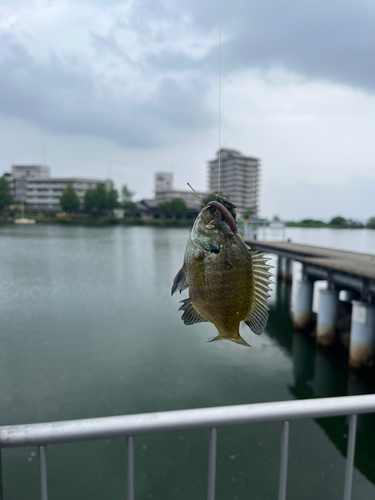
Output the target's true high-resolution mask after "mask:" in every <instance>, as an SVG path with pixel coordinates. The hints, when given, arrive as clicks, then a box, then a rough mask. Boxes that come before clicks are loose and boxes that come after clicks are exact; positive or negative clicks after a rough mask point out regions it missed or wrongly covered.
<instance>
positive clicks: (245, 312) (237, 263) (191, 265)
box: [172, 202, 272, 345]
mask: <svg viewBox="0 0 375 500" xmlns="http://www.w3.org/2000/svg"><path fill="white" fill-rule="evenodd" d="M218 211H219V212H220V213H218ZM221 214H223V217H221ZM223 218H224V219H225V220H222V219H223ZM267 260H269V259H266V258H265V257H264V254H261V253H258V252H252V251H251V250H250V248H249V247H248V246H247V245H246V243H245V242H244V241H243V239H242V237H241V236H240V235H239V234H238V233H237V227H236V223H235V221H234V219H233V218H232V216H231V215H230V213H229V212H228V210H226V209H225V207H224V206H223V205H221V204H220V203H218V202H211V203H209V204H208V205H207V206H205V207H204V208H203V209H202V210H201V211H200V213H199V215H198V217H197V218H196V220H195V222H194V226H193V229H192V230H191V233H190V236H189V239H188V242H187V245H186V250H185V256H184V263H183V266H182V268H181V269H180V271H179V272H178V273H177V275H176V277H175V278H174V280H173V286H172V295H173V294H174V293H175V292H176V291H177V290H178V291H179V292H180V293H181V292H182V291H183V290H185V289H186V288H188V291H189V298H188V299H185V300H183V301H181V302H182V306H181V307H180V309H179V310H182V311H184V312H183V315H182V318H181V319H182V320H183V321H184V323H185V325H193V324H195V323H201V322H205V321H207V322H210V323H213V324H214V325H215V327H216V328H217V330H218V333H219V335H218V336H216V337H215V338H213V339H211V340H223V339H227V340H231V341H232V342H236V343H237V344H242V345H248V344H247V343H246V342H245V340H243V339H242V337H241V336H240V333H239V325H240V323H241V321H243V322H244V323H245V324H246V325H247V326H248V327H249V328H250V329H251V330H252V331H253V332H254V333H255V334H257V335H260V334H261V333H262V332H263V330H264V328H265V326H266V324H267V320H268V304H267V300H268V297H269V293H268V292H269V290H270V288H269V285H270V283H271V281H270V276H272V274H271V273H270V272H269V269H270V268H271V266H268V265H267Z"/></svg>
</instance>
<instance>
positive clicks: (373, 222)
mask: <svg viewBox="0 0 375 500" xmlns="http://www.w3.org/2000/svg"><path fill="white" fill-rule="evenodd" d="M366 227H367V229H375V217H370V218H369V220H368V221H367V222H366Z"/></svg>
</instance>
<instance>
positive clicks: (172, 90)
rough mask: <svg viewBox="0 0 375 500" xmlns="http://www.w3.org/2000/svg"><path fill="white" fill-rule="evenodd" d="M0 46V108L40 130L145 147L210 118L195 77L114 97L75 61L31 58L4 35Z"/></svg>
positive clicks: (202, 87)
mask: <svg viewBox="0 0 375 500" xmlns="http://www.w3.org/2000/svg"><path fill="white" fill-rule="evenodd" d="M100 43H103V41H102V40H100ZM108 43H109V42H108ZM0 45H2V46H3V47H7V50H6V52H5V53H3V55H2V56H3V57H2V58H1V60H0V76H1V84H0V88H1V92H0V112H1V113H3V114H8V115H13V116H16V117H18V118H23V119H26V120H28V121H30V122H33V123H35V124H38V125H39V126H41V127H42V128H44V129H46V130H49V131H53V132H62V133H68V134H88V135H94V136H95V135H97V136H101V137H103V138H110V139H112V140H115V141H116V142H118V143H119V144H121V145H123V146H127V147H132V148H148V147H158V146H161V145H163V144H167V143H169V142H170V141H171V140H173V136H174V133H175V132H176V131H180V132H183V131H184V130H191V129H200V128H204V127H206V126H208V125H210V123H211V120H212V119H213V118H212V117H211V115H210V113H209V111H208V110H207V109H206V106H205V104H204V102H203V95H204V91H205V85H204V84H203V83H202V82H201V81H198V80H196V81H192V80H191V81H189V83H188V84H187V85H184V86H182V85H179V84H177V83H176V82H175V81H174V80H173V79H171V78H170V77H168V76H165V77H164V78H162V79H161V81H160V84H159V85H158V86H157V89H156V91H155V92H154V93H153V95H151V96H150V97H148V98H147V99H146V98H145V99H135V98H131V97H130V96H128V95H126V94H124V95H122V96H121V97H118V96H116V97H115V96H114V95H113V93H112V89H111V85H110V84H108V83H105V82H104V81H101V79H100V77H97V76H96V75H95V73H87V71H85V69H86V70H87V68H82V67H81V61H80V60H79V59H77V60H75V59H73V58H70V59H69V58H62V57H58V56H56V55H54V56H51V57H50V58H49V60H48V61H47V62H45V63H41V62H37V61H36V60H35V59H33V58H32V57H31V55H30V54H29V53H28V51H27V50H26V49H25V48H24V47H23V46H22V45H20V44H19V43H17V42H15V41H14V39H12V37H10V36H9V35H3V36H1V37H0ZM117 83H118V82H117ZM98 88H99V92H98Z"/></svg>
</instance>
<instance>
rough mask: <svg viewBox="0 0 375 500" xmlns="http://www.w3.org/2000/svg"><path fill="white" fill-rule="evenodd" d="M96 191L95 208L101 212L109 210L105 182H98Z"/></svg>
mask: <svg viewBox="0 0 375 500" xmlns="http://www.w3.org/2000/svg"><path fill="white" fill-rule="evenodd" d="M94 192H95V208H96V209H97V210H98V211H99V212H104V211H105V210H107V190H106V188H105V185H104V184H97V185H96V188H94Z"/></svg>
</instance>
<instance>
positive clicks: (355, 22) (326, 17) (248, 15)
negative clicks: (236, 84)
mask: <svg viewBox="0 0 375 500" xmlns="http://www.w3.org/2000/svg"><path fill="white" fill-rule="evenodd" d="M153 3H154V2H153ZM148 5H149V4H148ZM177 8H179V10H180V13H179V15H182V13H183V9H186V11H185V12H190V14H191V16H192V17H193V19H194V24H195V26H196V27H199V28H200V29H201V30H202V32H205V31H206V32H207V31H210V30H214V29H218V2H217V1H209V2H205V3H204V4H202V2H195V1H191V0H189V2H187V3H186V4H185V5H182V4H181V3H180V2H179V7H176V10H177ZM374 24H375V5H374V4H373V3H369V2H365V1H362V2H354V1H352V0H342V1H338V0H331V1H330V2H327V1H325V0H324V1H323V0H316V1H313V0H305V1H303V2H296V1H295V0H284V1H280V0H268V1H267V0H256V1H252V2H248V1H247V0H237V1H235V2H231V3H230V4H223V7H222V31H223V39H226V41H224V42H223V47H222V69H223V73H224V74H230V73H232V72H234V71H240V70H244V69H255V68H256V69H261V70H269V69H271V68H273V67H275V66H278V67H282V68H285V69H286V70H289V71H292V72H296V73H299V74H301V75H303V76H305V77H307V78H313V79H325V80H329V81H332V82H336V83H341V84H347V85H350V86H356V87H360V88H363V89H365V90H367V91H370V92H374V91H375V66H374V64H373V61H374V60H375V30H374ZM217 50H218V49H217V47H216V48H215V49H214V50H213V51H212V52H211V53H210V54H209V55H208V56H207V57H206V58H205V60H203V61H192V60H189V59H188V58H186V57H184V56H182V57H176V54H175V53H174V52H173V51H172V50H171V51H170V52H169V53H168V52H166V53H163V54H161V55H160V56H158V57H155V58H154V59H153V62H154V64H155V65H156V66H159V65H160V67H162V68H165V67H168V66H169V67H173V68H176V69H179V70H183V69H185V68H186V67H187V66H190V67H194V68H197V69H202V68H207V69H210V71H214V70H217V60H218V54H217Z"/></svg>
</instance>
